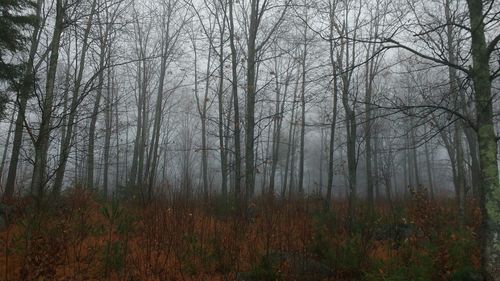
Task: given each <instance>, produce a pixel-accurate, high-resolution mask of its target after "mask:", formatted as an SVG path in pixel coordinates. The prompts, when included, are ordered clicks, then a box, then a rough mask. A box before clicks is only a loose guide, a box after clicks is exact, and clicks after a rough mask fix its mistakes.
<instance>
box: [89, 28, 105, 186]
mask: <svg viewBox="0 0 500 281" xmlns="http://www.w3.org/2000/svg"><path fill="white" fill-rule="evenodd" d="M107 37H108V35H107V29H106V32H105V33H104V36H102V38H101V39H100V50H99V71H100V72H99V74H98V77H97V91H96V95H95V101H94V107H93V109H92V116H91V117H90V125H89V138H88V145H87V158H86V162H87V163H86V170H87V171H86V180H85V185H86V187H87V188H90V189H92V188H94V153H95V151H94V150H95V139H96V132H95V131H96V124H97V118H98V115H99V108H100V104H101V98H102V86H103V83H104V65H105V63H106V62H105V60H106V53H107V52H108V51H107V48H108V46H107Z"/></svg>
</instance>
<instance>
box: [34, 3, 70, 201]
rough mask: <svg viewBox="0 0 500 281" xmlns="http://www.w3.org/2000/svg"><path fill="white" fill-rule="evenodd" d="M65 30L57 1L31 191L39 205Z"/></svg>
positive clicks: (42, 191) (43, 188)
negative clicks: (60, 49) (60, 50)
mask: <svg viewBox="0 0 500 281" xmlns="http://www.w3.org/2000/svg"><path fill="white" fill-rule="evenodd" d="M63 29H64V7H63V2H62V0H56V19H55V24H54V31H53V35H52V41H51V43H50V46H51V48H50V58H49V65H48V69H47V80H46V85H45V98H44V99H43V104H42V119H41V122H40V129H39V133H38V138H37V140H36V142H35V163H34V167H33V177H32V181H31V190H32V191H33V192H35V195H36V198H37V205H38V206H39V205H40V203H41V202H40V201H41V200H42V199H43V195H44V191H45V185H46V183H47V178H46V169H47V154H48V150H49V143H50V133H51V131H52V130H51V121H52V111H53V105H54V89H55V79H56V74H57V61H58V59H59V46H60V43H61V34H62V32H63Z"/></svg>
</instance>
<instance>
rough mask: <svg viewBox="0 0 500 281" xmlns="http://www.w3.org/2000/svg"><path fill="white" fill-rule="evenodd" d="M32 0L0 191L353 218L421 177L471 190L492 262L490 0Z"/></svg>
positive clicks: (495, 202)
mask: <svg viewBox="0 0 500 281" xmlns="http://www.w3.org/2000/svg"><path fill="white" fill-rule="evenodd" d="M34 4H35V5H33V6H32V7H25V8H24V9H21V10H18V11H17V12H18V13H21V14H33V15H34V17H35V18H36V23H35V24H34V25H32V26H29V27H26V26H24V27H23V28H22V29H21V33H22V34H25V38H24V41H23V42H24V48H21V50H16V51H15V52H11V53H9V55H8V57H9V58H8V59H9V61H13V62H16V63H19V65H20V66H21V67H22V71H20V72H19V73H18V74H17V76H14V77H13V78H11V79H10V80H9V81H8V83H4V85H3V86H4V94H5V95H6V97H7V99H6V103H5V112H4V115H3V116H4V117H3V120H2V122H3V125H2V127H1V131H2V142H3V143H4V149H3V154H2V162H1V165H0V176H1V186H2V188H3V194H4V195H3V196H4V199H10V198H12V197H13V196H14V197H17V196H25V195H30V196H33V198H35V199H36V201H37V202H42V201H43V200H45V199H49V200H50V198H55V197H58V196H59V195H60V193H61V192H64V190H65V189H67V188H69V187H74V186H80V187H83V188H88V189H91V190H95V191H98V192H100V193H102V195H103V196H104V197H108V198H127V197H134V198H140V200H141V201H142V202H144V203H145V204H147V202H150V201H151V200H153V198H154V197H155V196H156V195H159V194H161V195H162V196H167V197H168V196H174V194H181V195H182V196H184V197H186V198H195V197H199V198H204V199H205V200H208V199H210V198H212V197H215V196H219V195H220V196H222V197H223V198H226V200H229V199H230V200H235V201H236V202H238V204H239V205H240V206H247V205H248V203H249V202H250V201H251V200H252V198H254V197H255V196H257V195H259V194H273V195H275V196H276V197H281V198H289V197H295V196H312V195H317V196H319V197H322V198H323V199H324V201H325V206H330V205H331V202H332V200H333V198H339V199H347V200H348V202H349V214H348V216H349V219H351V218H353V217H354V215H353V213H354V212H355V210H356V205H357V204H358V203H357V202H359V201H366V202H368V203H369V204H370V205H371V206H373V205H374V204H375V202H377V201H387V202H391V201H392V200H399V199H404V198H407V197H408V196H409V193H410V190H417V189H422V190H426V191H427V192H428V193H429V196H431V198H442V197H453V198H456V200H457V210H458V212H459V214H461V215H463V213H464V208H465V205H466V202H467V201H469V200H473V199H475V200H477V201H478V202H479V205H480V207H481V212H482V218H483V226H482V231H481V236H480V237H481V239H482V241H483V242H484V243H482V246H481V249H482V257H483V261H482V265H483V269H484V271H487V272H489V274H490V276H492V277H491V278H492V279H491V280H500V279H498V278H500V273H499V268H500V240H499V239H500V238H499V235H500V186H499V181H498V164H497V157H498V155H497V154H498V153H497V140H498V136H497V134H496V131H497V128H498V125H499V123H498V121H497V114H498V107H499V104H498V101H497V98H498V91H499V86H500V84H499V79H498V76H499V75H500V65H499V58H500V52H499V44H498V41H499V40H500V34H499V30H500V23H499V20H500V18H499V12H500V10H499V8H500V5H498V3H497V2H496V1H494V0H488V1H480V0H468V1H465V0H439V1H403V0H401V1H399V0H397V1H388V0H371V1H361V0H318V1H305V0H304V1H301V0H277V1H274V0H261V1H258V0H248V1H246V0H239V1H232V0H199V1H196V0H148V1H134V0H84V1H72V0H53V1H44V0H38V1H37V2H36V3H34ZM2 52H3V51H2ZM4 55H5V54H4ZM3 60H6V59H5V58H3ZM244 209H246V208H244ZM495 276H496V277H495Z"/></svg>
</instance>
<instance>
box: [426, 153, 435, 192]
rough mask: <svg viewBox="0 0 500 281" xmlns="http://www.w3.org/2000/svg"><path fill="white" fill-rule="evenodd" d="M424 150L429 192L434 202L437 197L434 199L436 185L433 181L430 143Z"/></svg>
mask: <svg viewBox="0 0 500 281" xmlns="http://www.w3.org/2000/svg"><path fill="white" fill-rule="evenodd" d="M424 149H425V162H426V166H427V181H428V182H429V192H430V195H431V199H432V200H434V199H435V197H434V183H433V180H432V169H433V165H432V164H433V163H432V162H431V157H430V153H429V147H428V143H425V145H424Z"/></svg>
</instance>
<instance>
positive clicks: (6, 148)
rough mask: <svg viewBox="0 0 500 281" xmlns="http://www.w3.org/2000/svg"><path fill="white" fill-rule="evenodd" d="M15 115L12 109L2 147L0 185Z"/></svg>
mask: <svg viewBox="0 0 500 281" xmlns="http://www.w3.org/2000/svg"><path fill="white" fill-rule="evenodd" d="M15 116H16V110H15V109H14V110H12V115H11V116H10V122H9V129H8V132H7V139H6V140H5V145H4V147H3V154H2V163H1V164H0V185H2V179H3V168H4V166H5V160H6V159H7V152H8V151H9V146H10V135H11V134H12V126H13V125H14V117H15Z"/></svg>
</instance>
